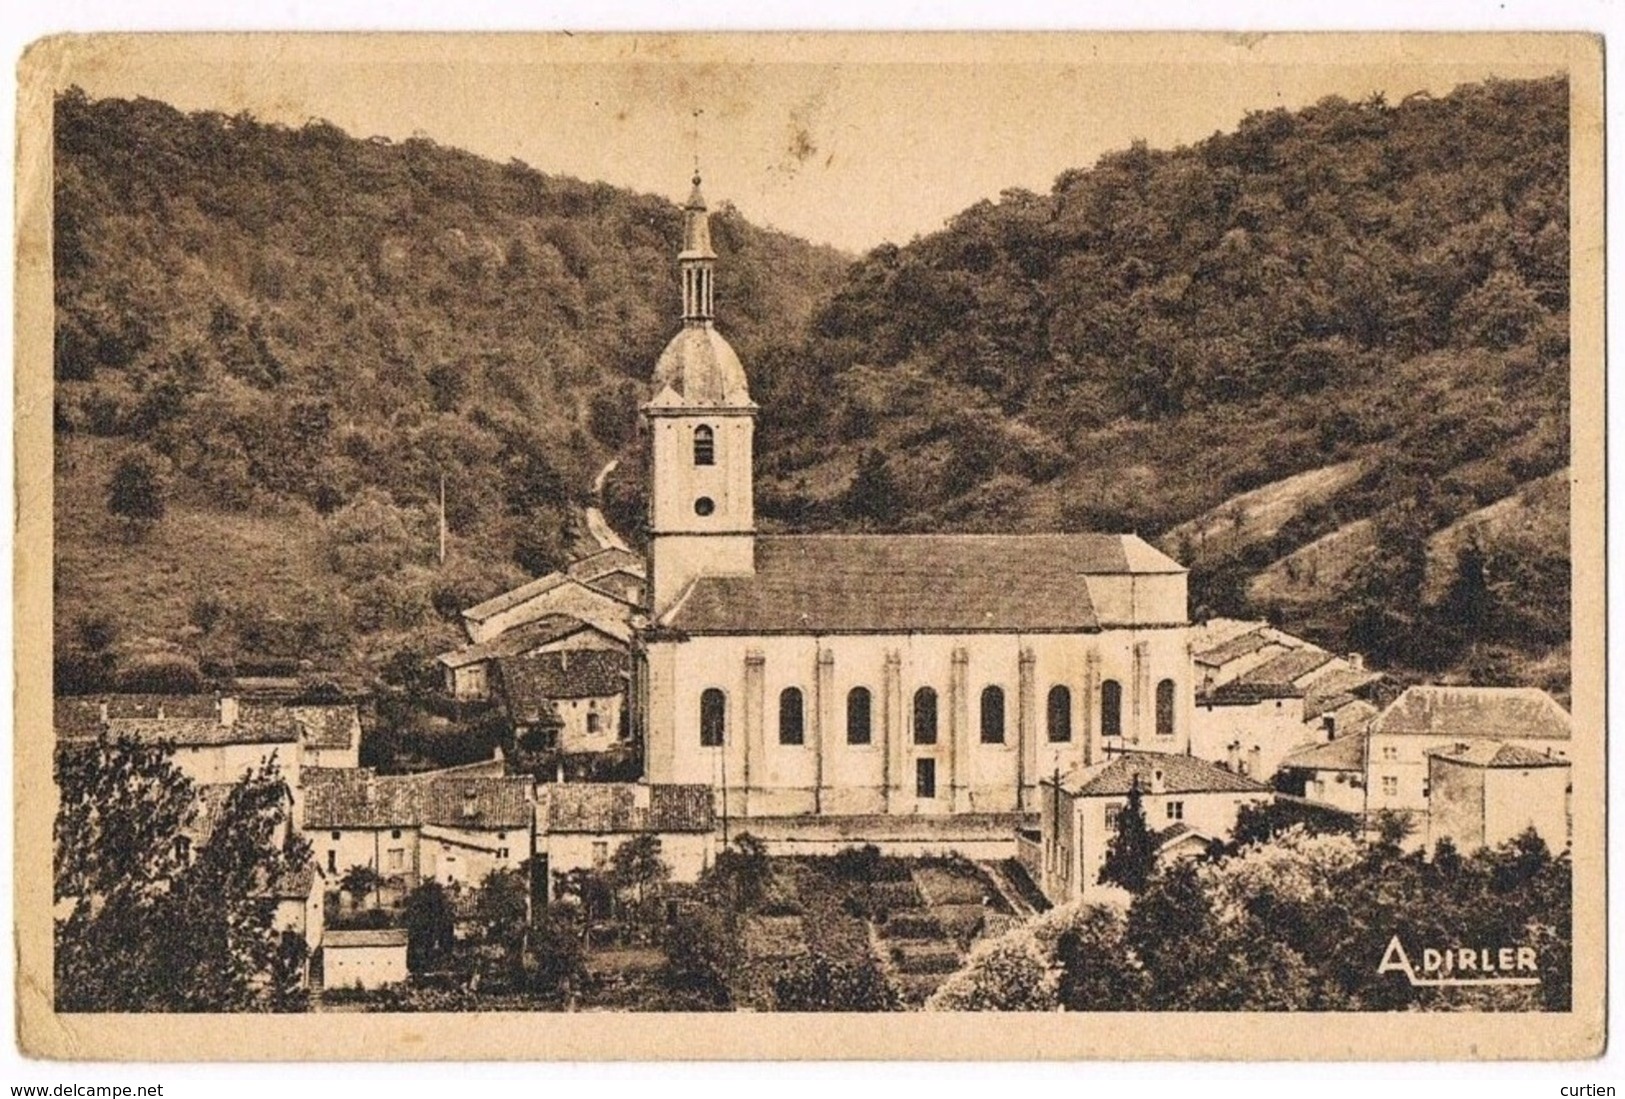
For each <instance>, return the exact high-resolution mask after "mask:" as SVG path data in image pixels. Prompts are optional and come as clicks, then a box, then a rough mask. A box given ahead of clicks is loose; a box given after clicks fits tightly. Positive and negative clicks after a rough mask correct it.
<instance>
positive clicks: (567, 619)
mask: <svg viewBox="0 0 1625 1099" xmlns="http://www.w3.org/2000/svg"><path fill="white" fill-rule="evenodd" d="M582 630H597V631H598V632H599V633H602V634H604V635H605V636H606V637H612V638H614V639H615V640H617V641H620V642H622V643H625V642H626V641H628V640H629V639H630V637H631V634H630V633H617V632H611V630H609V629H605V628H604V627H603V626H600V625H598V624H596V623H591V622H587V621H585V620H583V619H580V618H577V617H575V616H574V615H571V614H549V615H544V616H543V617H541V618H538V619H537V620H536V621H534V622H526V623H525V624H524V625H522V626H515V627H514V628H513V629H511V630H504V631H503V632H502V633H500V634H498V635H497V636H496V637H493V638H491V640H489V641H483V642H481V643H479V644H477V645H465V646H463V647H462V648H460V649H453V650H452V651H451V652H449V653H441V654H440V656H439V657H438V658H437V659H438V660H439V662H440V663H441V664H444V665H446V666H447V667H449V668H462V667H466V666H467V665H469V664H479V663H482V662H484V661H487V660H498V659H500V658H502V657H504V656H519V655H521V654H522V653H526V652H529V651H531V650H532V649H537V648H540V647H541V646H543V645H551V644H552V643H553V642H555V641H561V640H563V639H564V638H566V637H569V636H570V635H571V634H574V633H580V632H581V631H582Z"/></svg>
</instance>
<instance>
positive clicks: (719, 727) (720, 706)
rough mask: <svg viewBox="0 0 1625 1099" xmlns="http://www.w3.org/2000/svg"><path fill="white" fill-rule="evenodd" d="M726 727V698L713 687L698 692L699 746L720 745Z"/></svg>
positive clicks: (714, 746) (712, 746)
mask: <svg viewBox="0 0 1625 1099" xmlns="http://www.w3.org/2000/svg"><path fill="white" fill-rule="evenodd" d="M727 728H728V698H727V696H726V695H724V694H723V693H722V692H721V691H720V690H718V689H717V688H715V687H707V688H706V689H705V690H703V691H701V692H700V746H701V747H702V748H720V747H722V739H723V735H724V734H725V733H726V732H727Z"/></svg>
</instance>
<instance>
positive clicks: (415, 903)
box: [402, 878, 457, 972]
mask: <svg viewBox="0 0 1625 1099" xmlns="http://www.w3.org/2000/svg"><path fill="white" fill-rule="evenodd" d="M402 922H404V923H405V924H406V963H407V966H408V967H409V968H411V969H412V970H413V971H414V972H416V971H419V970H425V969H433V968H435V967H436V966H437V965H439V964H440V963H442V962H443V961H445V960H446V959H447V958H448V957H450V955H451V952H452V948H453V947H454V946H455V945H456V936H455V930H456V922H457V915H456V912H455V910H454V909H453V908H452V904H451V897H450V896H449V895H448V894H447V893H446V887H445V886H443V885H441V884H440V883H439V882H437V881H435V880H434V879H433V878H429V879H427V880H425V881H424V882H423V883H422V884H421V885H419V886H418V887H417V888H416V889H414V890H412V891H411V892H410V893H408V894H407V895H406V904H405V911H404V913H403V915H402Z"/></svg>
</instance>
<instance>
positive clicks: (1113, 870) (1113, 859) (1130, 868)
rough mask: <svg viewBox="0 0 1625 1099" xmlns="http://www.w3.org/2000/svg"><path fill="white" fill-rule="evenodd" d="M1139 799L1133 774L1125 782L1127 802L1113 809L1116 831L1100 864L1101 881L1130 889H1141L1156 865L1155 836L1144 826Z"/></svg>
mask: <svg viewBox="0 0 1625 1099" xmlns="http://www.w3.org/2000/svg"><path fill="white" fill-rule="evenodd" d="M1142 801H1143V799H1142V796H1141V793H1140V776H1139V775H1135V776H1134V780H1133V782H1131V783H1130V784H1129V790H1128V803H1127V804H1126V805H1124V806H1123V808H1122V809H1120V810H1119V811H1118V813H1117V831H1116V832H1115V833H1113V835H1112V838H1111V840H1110V842H1108V843H1107V844H1106V859H1105V862H1104V863H1103V864H1102V865H1101V867H1100V881H1101V883H1102V884H1105V883H1115V884H1117V885H1120V886H1122V887H1123V888H1124V889H1127V890H1128V891H1129V892H1130V893H1143V892H1145V887H1146V883H1147V882H1149V881H1150V880H1151V872H1152V871H1153V870H1155V869H1156V865H1157V848H1156V842H1155V837H1154V836H1152V834H1151V829H1150V828H1148V827H1146V823H1145V806H1144V805H1143V804H1142Z"/></svg>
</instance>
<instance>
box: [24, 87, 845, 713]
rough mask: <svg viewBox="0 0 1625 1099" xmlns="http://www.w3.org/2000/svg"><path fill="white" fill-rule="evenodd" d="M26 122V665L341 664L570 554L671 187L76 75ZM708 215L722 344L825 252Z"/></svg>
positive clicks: (668, 325)
mask: <svg viewBox="0 0 1625 1099" xmlns="http://www.w3.org/2000/svg"><path fill="white" fill-rule="evenodd" d="M55 124H56V130H55V139H56V183H55V264H56V276H57V277H56V287H55V291H56V307H57V321H56V380H57V390H56V394H57V395H56V408H55V415H56V440H57V492H56V505H57V508H56V536H57V545H56V627H57V631H58V638H59V639H60V641H61V642H62V643H61V644H60V645H59V651H60V653H61V655H63V656H64V657H65V658H66V659H67V661H68V664H69V666H68V667H65V668H63V669H61V671H63V672H64V673H65V674H64V675H63V676H60V677H59V678H64V679H66V680H68V681H69V685H72V684H73V683H79V684H86V683H88V682H89V681H92V680H96V679H103V680H105V679H106V678H107V676H108V675H109V674H112V675H117V674H119V673H121V672H128V673H130V674H131V675H134V676H135V677H136V678H141V677H142V676H145V677H147V678H148V679H150V677H151V674H152V673H153V672H154V670H155V669H154V667H153V666H154V665H156V666H157V667H158V668H164V669H168V668H173V667H174V665H175V663H176V662H177V661H180V662H183V663H184V662H185V661H192V662H195V663H196V662H201V663H208V662H211V661H212V662H216V663H219V662H222V661H227V662H234V663H235V664H237V665H240V666H255V667H274V666H279V665H285V664H286V662H287V661H290V660H292V661H307V662H313V663H314V664H315V665H316V666H317V667H324V666H325V667H333V668H338V669H342V670H346V671H349V672H351V673H354V674H359V675H362V676H365V675H366V674H367V673H368V672H369V671H372V670H376V669H377V668H379V667H381V666H385V665H388V664H389V663H390V662H394V663H395V664H397V665H399V664H402V663H405V664H411V663H412V662H413V661H415V660H417V659H419V658H421V657H422V656H423V655H424V654H429V655H432V654H433V653H434V652H435V651H439V649H442V648H445V647H449V645H451V644H452V643H454V641H455V632H456V631H455V630H454V628H453V627H452V626H451V624H450V621H451V619H452V618H454V616H455V613H456V611H457V610H458V609H459V608H461V607H465V606H469V605H472V603H474V602H477V601H478V600H480V599H483V598H486V597H488V596H490V595H492V594H494V593H495V592H497V591H500V590H503V589H504V588H505V587H508V586H512V585H515V584H518V583H520V582H522V581H523V580H524V579H526V578H527V576H529V575H534V574H537V573H541V572H545V571H547V570H549V569H551V568H553V567H555V566H557V565H558V564H560V563H561V562H562V561H564V560H566V559H568V557H569V556H570V555H571V554H573V553H577V552H580V551H582V549H583V545H584V543H583V539H584V531H583V530H582V525H581V512H580V505H581V504H582V503H583V502H584V501H585V499H586V497H587V495H588V492H589V487H590V485H591V482H592V480H593V477H594V475H595V474H596V473H597V471H598V470H599V468H601V467H602V466H603V464H604V463H605V462H606V461H607V460H608V459H609V458H610V457H611V456H613V454H614V453H615V452H616V451H617V450H618V449H619V448H621V447H622V446H623V445H624V444H625V443H626V442H627V440H628V439H629V438H630V437H631V433H632V431H633V430H634V428H635V424H636V419H637V407H638V404H639V402H640V401H641V400H642V397H643V383H644V382H645V380H646V379H647V377H648V374H649V371H650V369H651V368H652V364H653V362H654V360H655V358H656V356H657V355H658V354H659V352H660V349H661V348H662V347H663V346H664V343H665V341H666V340H667V339H669V338H670V335H671V332H672V330H673V328H674V327H675V319H676V317H677V316H678V313H679V299H678V293H677V285H678V284H677V279H676V252H677V248H678V244H679V241H680V237H681V227H682V218H681V211H680V210H679V209H678V207H677V206H676V205H675V204H674V203H673V202H671V201H669V200H667V199H665V198H659V197H655V196H651V195H640V194H634V193H631V192H629V191H625V190H621V189H617V188H613V187H610V186H607V185H605V184H589V183H583V182H579V181H577V180H573V179H566V178H560V177H556V176H549V175H544V174H543V173H541V172H538V171H536V170H534V169H532V168H530V167H528V166H526V165H525V164H522V163H520V162H518V161H513V162H510V163H508V164H505V165H502V164H495V163H492V162H490V161H486V160H482V159H480V158H478V157H475V156H472V155H470V154H468V153H464V152H461V151H458V150H455V149H450V148H445V147H442V146H439V145H436V144H435V143H434V142H433V141H430V140H428V139H426V138H413V139H411V140H408V141H404V142H399V143H392V142H390V141H387V140H385V139H382V138H373V139H371V140H359V139H357V138H354V137H351V136H347V135H346V134H344V133H343V132H341V131H340V130H338V129H336V128H335V127H333V126H331V125H329V124H326V123H324V122H320V121H317V122H311V123H309V124H307V125H305V126H302V127H297V128H286V127H282V126H274V125H267V124H264V123H261V122H257V121H255V120H254V119H253V118H250V117H248V116H245V115H239V116H236V117H226V116H224V115H220V114H212V113H199V114H191V115H188V114H183V113H181V112H179V111H177V110H175V109H173V108H171V107H169V106H166V105H164V104H162V103H158V102H154V101H151V100H137V101H133V102H132V101H122V100H100V101H92V100H90V99H88V98H87V97H86V96H85V95H84V94H82V93H81V92H79V91H77V90H75V91H70V92H68V93H66V94H65V95H63V96H62V97H60V98H59V100H58V102H57V104H56V119H55ZM686 182H687V181H686V180H674V181H673V187H674V188H679V187H686ZM712 222H713V228H712V239H713V241H714V244H715V246H716V249H717V251H718V253H719V254H720V256H721V261H720V262H721V263H722V264H723V265H724V267H725V269H726V270H727V272H728V288H729V292H728V294H727V296H726V299H725V300H724V301H721V302H720V303H719V314H720V323H721V324H722V325H723V326H725V327H726V329H727V331H728V332H729V335H730V338H731V339H732V340H733V341H734V342H735V345H736V346H737V347H738V349H739V351H740V353H741V354H743V355H744V356H745V357H746V359H747V360H750V359H753V358H756V357H758V356H759V355H761V354H762V349H763V347H764V346H765V345H766V342H767V341H768V339H769V338H770V337H771V338H772V339H775V340H782V339H785V338H789V337H793V336H795V335H797V334H798V330H799V329H800V328H801V327H802V326H804V325H805V323H806V322H807V320H808V319H809V318H810V316H811V314H812V311H813V309H814V308H815V306H816V305H817V304H818V303H819V302H821V301H823V300H825V299H827V297H828V296H829V294H830V293H831V292H833V291H834V289H835V287H836V285H837V280H838V279H839V277H840V275H841V273H842V272H843V271H844V269H845V267H846V266H847V264H848V263H849V262H850V257H847V256H844V255H842V254H840V253H837V252H835V251H833V250H830V249H823V248H815V247H813V246H811V245H808V244H806V243H805V242H803V241H800V240H798V239H796V238H793V237H789V236H785V235H783V234H779V233H773V232H768V231H764V230H762V229H760V228H757V227H755V226H753V225H751V224H749V223H748V222H746V221H745V220H744V219H743V218H742V217H740V216H739V215H738V214H737V213H736V212H735V211H734V210H732V209H731V208H728V207H726V206H724V207H723V208H722V209H721V210H720V211H715V212H714V213H713V218H712ZM442 477H444V480H445V500H446V512H447V520H448V526H449V546H448V555H447V561H446V564H445V565H444V567H441V566H440V564H439V562H438V531H437V526H438V522H437V520H438V507H439V504H438V501H439V493H440V484H441V478H442ZM239 670H241V668H239ZM166 674H168V673H166Z"/></svg>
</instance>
